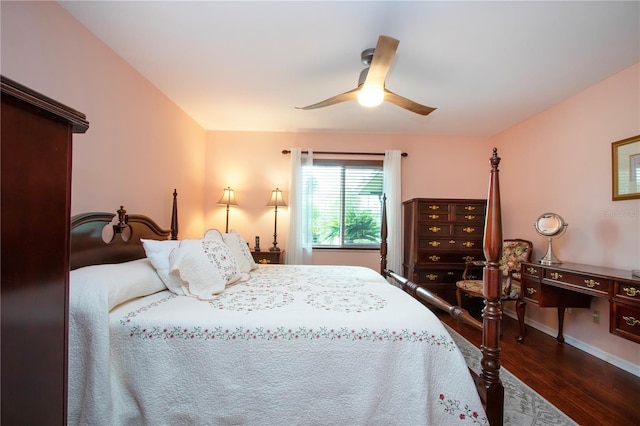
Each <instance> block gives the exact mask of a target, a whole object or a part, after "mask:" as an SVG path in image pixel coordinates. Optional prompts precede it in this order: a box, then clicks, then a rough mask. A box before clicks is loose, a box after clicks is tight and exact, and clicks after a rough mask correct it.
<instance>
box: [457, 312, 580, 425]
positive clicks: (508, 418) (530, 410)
mask: <svg viewBox="0 0 640 426" xmlns="http://www.w3.org/2000/svg"><path fill="white" fill-rule="evenodd" d="M445 327H446V328H447V331H448V332H449V334H451V338H452V339H453V341H454V342H455V343H456V345H457V346H458V348H460V352H462V355H463V356H464V358H465V360H466V361H467V365H468V366H469V368H471V369H472V370H473V371H474V372H476V373H479V372H480V369H481V367H480V359H481V358H482V354H481V353H480V349H478V348H476V347H475V346H473V345H472V344H471V343H470V342H469V341H468V340H466V339H465V338H464V337H462V336H461V335H460V334H458V333H457V332H456V331H455V330H453V329H452V328H450V327H448V326H447V325H446V324H445ZM500 378H501V379H502V385H503V386H504V424H505V425H513V426H529V425H531V426H546V425H561V426H565V425H567V426H577V423H576V422H574V421H573V420H571V418H570V417H569V416H567V415H566V414H564V413H563V412H562V411H560V410H558V409H557V408H556V407H554V406H553V405H552V404H551V403H550V402H549V401H547V400H546V399H544V398H543V397H541V396H540V395H539V394H538V393H536V392H535V391H534V390H533V389H531V388H530V387H529V386H527V385H525V384H524V383H523V382H522V381H521V380H520V379H518V378H517V377H516V376H514V375H513V374H511V373H510V372H509V371H507V369H505V368H504V367H502V368H501V369H500Z"/></svg>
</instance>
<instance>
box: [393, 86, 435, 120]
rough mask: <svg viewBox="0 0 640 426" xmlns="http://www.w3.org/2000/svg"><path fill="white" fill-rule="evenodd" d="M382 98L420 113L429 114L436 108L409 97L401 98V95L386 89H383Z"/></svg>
mask: <svg viewBox="0 0 640 426" xmlns="http://www.w3.org/2000/svg"><path fill="white" fill-rule="evenodd" d="M384 100H385V101H388V102H391V103H392V104H394V105H398V106H399V107H400V108H404V109H406V110H409V111H411V112H415V113H416V114H420V115H429V114H431V113H432V112H433V111H435V110H436V108H431V107H428V106H424V105H420V104H419V103H417V102H414V101H412V100H410V99H407V98H403V97H402V96H400V95H396V94H395V93H393V92H391V91H389V90H387V89H384Z"/></svg>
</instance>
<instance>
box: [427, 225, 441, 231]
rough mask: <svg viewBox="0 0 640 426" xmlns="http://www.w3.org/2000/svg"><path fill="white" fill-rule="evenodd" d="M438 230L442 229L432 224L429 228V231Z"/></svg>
mask: <svg viewBox="0 0 640 426" xmlns="http://www.w3.org/2000/svg"><path fill="white" fill-rule="evenodd" d="M440 230H442V228H438V227H437V226H432V227H431V228H429V231H431V232H439V231H440Z"/></svg>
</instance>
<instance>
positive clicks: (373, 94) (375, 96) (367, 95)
mask: <svg viewBox="0 0 640 426" xmlns="http://www.w3.org/2000/svg"><path fill="white" fill-rule="evenodd" d="M383 100H384V90H382V89H381V88H380V87H363V88H362V89H360V92H358V103H359V104H360V105H362V106H365V107H374V106H378V105H380V104H381V103H382V101H383Z"/></svg>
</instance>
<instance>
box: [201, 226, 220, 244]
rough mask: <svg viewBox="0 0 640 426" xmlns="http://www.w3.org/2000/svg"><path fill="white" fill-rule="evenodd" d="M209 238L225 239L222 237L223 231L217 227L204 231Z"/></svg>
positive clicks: (206, 237) (205, 236)
mask: <svg viewBox="0 0 640 426" xmlns="http://www.w3.org/2000/svg"><path fill="white" fill-rule="evenodd" d="M202 238H205V239H207V240H216V241H223V238H222V232H220V231H218V230H217V229H209V230H207V231H206V232H205V233H204V237H202Z"/></svg>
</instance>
